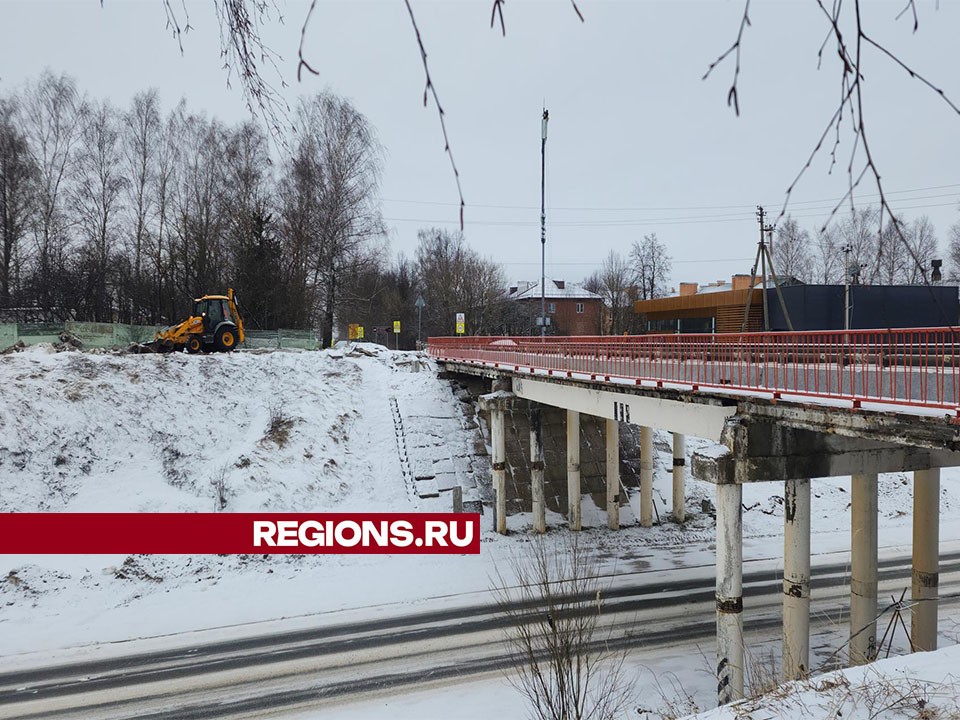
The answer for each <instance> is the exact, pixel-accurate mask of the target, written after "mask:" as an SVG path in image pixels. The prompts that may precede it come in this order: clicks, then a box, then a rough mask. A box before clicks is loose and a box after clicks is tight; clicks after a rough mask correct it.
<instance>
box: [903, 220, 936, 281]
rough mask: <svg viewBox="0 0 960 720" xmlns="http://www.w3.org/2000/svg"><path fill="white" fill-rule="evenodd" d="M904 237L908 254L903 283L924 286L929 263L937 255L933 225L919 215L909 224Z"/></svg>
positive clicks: (929, 266)
mask: <svg viewBox="0 0 960 720" xmlns="http://www.w3.org/2000/svg"><path fill="white" fill-rule="evenodd" d="M904 237H905V238H906V240H907V246H908V248H909V250H910V254H909V255H908V257H907V262H906V266H905V269H904V277H903V282H905V283H907V284H908V285H921V284H924V283H926V282H927V279H928V273H929V272H930V268H931V265H930V261H931V260H933V259H934V258H935V257H937V255H938V254H939V250H938V248H937V236H936V232H935V231H934V229H933V223H932V222H930V218H928V217H927V216H926V215H921V216H920V217H918V218H916V219H915V220H914V221H913V222H911V223H910V225H909V226H908V228H907V232H906V233H904Z"/></svg>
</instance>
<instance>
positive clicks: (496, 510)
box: [490, 407, 507, 535]
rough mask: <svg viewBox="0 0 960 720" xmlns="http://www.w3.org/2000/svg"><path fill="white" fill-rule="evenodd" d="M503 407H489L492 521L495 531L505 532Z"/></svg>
mask: <svg viewBox="0 0 960 720" xmlns="http://www.w3.org/2000/svg"><path fill="white" fill-rule="evenodd" d="M503 415H504V413H503V408H501V407H493V408H491V409H490V438H491V442H492V444H493V493H494V507H493V522H494V524H495V526H496V528H495V529H496V531H497V532H498V533H500V534H501V535H506V534H507V447H506V442H505V433H504V417H503Z"/></svg>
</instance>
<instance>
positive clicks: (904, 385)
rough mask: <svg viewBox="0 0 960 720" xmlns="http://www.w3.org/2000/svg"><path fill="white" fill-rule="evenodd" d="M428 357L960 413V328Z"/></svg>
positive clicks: (490, 348)
mask: <svg viewBox="0 0 960 720" xmlns="http://www.w3.org/2000/svg"><path fill="white" fill-rule="evenodd" d="M427 347H428V352H429V353H430V355H432V356H433V357H435V358H437V359H438V360H459V361H464V362H470V363H479V364H482V365H486V366H489V367H493V368H502V369H506V370H513V371H520V372H527V373H533V374H545V375H550V376H559V377H564V376H565V377H570V378H579V379H589V380H594V381H597V380H599V381H606V382H621V383H622V382H630V383H635V384H638V385H640V384H653V385H655V386H661V385H664V384H666V385H667V386H676V387H682V388H686V389H692V390H698V389H700V388H705V389H706V388H710V389H714V390H717V391H721V390H722V391H724V392H731V393H736V392H740V393H743V394H756V393H758V392H760V393H763V394H765V395H767V394H769V395H770V396H772V397H773V398H777V397H780V396H781V394H789V395H796V396H810V397H816V398H821V399H827V400H829V399H836V400H843V401H850V402H851V403H852V405H853V406H854V407H858V406H859V404H860V402H862V401H870V402H879V403H892V404H898V405H911V406H917V407H924V408H931V409H938V410H939V409H943V410H950V411H951V412H954V413H956V412H958V406H960V383H958V374H960V330H955V329H953V328H911V329H905V330H851V331H835V332H834V331H830V332H826V331H824V332H819V331H814V332H792V333H788V332H783V333H780V332H760V333H733V334H724V335H640V336H631V337H625V336H603V337H548V338H542V339H541V338H532V337H441V338H430V339H429V341H428V345H427Z"/></svg>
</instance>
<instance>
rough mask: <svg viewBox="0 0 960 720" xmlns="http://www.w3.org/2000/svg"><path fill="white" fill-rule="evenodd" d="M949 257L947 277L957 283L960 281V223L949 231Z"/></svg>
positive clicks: (956, 223)
mask: <svg viewBox="0 0 960 720" xmlns="http://www.w3.org/2000/svg"><path fill="white" fill-rule="evenodd" d="M947 255H948V256H949V257H950V269H949V271H948V273H947V277H949V278H950V279H951V280H952V281H953V282H956V281H958V280H960V221H957V222H955V223H954V224H953V225H951V226H950V229H949V230H948V231H947Z"/></svg>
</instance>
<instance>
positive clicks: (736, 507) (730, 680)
mask: <svg viewBox="0 0 960 720" xmlns="http://www.w3.org/2000/svg"><path fill="white" fill-rule="evenodd" d="M742 502H743V486H742V485H739V484H737V483H726V484H717V702H718V704H720V705H725V704H726V703H729V702H732V701H734V700H739V699H741V698H742V697H743V675H744V673H743V668H744V647H743V505H742Z"/></svg>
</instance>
